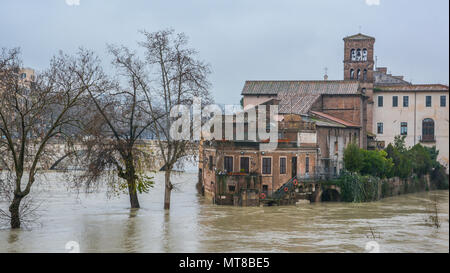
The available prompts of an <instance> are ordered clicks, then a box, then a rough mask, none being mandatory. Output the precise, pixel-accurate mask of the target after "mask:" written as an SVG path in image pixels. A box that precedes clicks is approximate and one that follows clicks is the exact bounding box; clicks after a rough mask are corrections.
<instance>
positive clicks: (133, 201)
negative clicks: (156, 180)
mask: <svg viewBox="0 0 450 273" xmlns="http://www.w3.org/2000/svg"><path fill="white" fill-rule="evenodd" d="M128 193H129V194H130V205H131V208H132V209H138V208H140V207H141V206H140V205H139V200H138V194H137V189H136V181H128Z"/></svg>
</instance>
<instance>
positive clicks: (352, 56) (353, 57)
mask: <svg viewBox="0 0 450 273" xmlns="http://www.w3.org/2000/svg"><path fill="white" fill-rule="evenodd" d="M350 57H351V59H352V61H356V52H355V49H354V48H352V50H350Z"/></svg>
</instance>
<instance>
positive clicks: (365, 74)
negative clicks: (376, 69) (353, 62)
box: [363, 69, 367, 81]
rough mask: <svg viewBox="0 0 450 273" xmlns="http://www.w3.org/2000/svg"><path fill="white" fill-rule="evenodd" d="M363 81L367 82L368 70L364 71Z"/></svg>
mask: <svg viewBox="0 0 450 273" xmlns="http://www.w3.org/2000/svg"><path fill="white" fill-rule="evenodd" d="M363 80H365V81H367V69H364V72H363Z"/></svg>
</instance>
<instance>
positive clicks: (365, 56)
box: [362, 48, 367, 61]
mask: <svg viewBox="0 0 450 273" xmlns="http://www.w3.org/2000/svg"><path fill="white" fill-rule="evenodd" d="M362 60H363V61H367V49H366V48H364V49H363V51H362Z"/></svg>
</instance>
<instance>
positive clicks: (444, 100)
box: [441, 96, 447, 107]
mask: <svg viewBox="0 0 450 273" xmlns="http://www.w3.org/2000/svg"><path fill="white" fill-rule="evenodd" d="M445 106H447V97H446V96H441V107H445Z"/></svg>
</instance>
